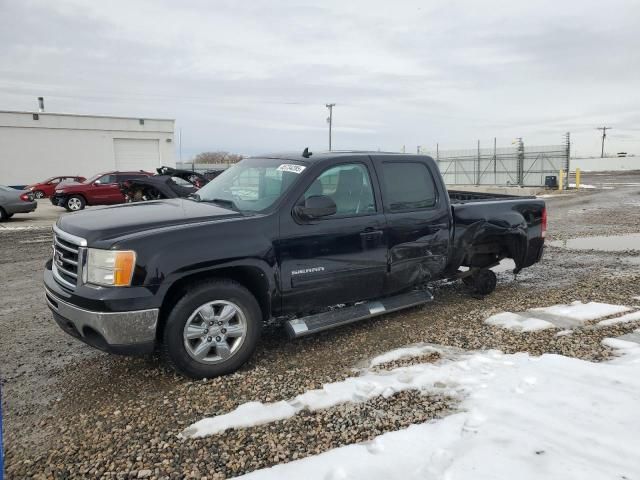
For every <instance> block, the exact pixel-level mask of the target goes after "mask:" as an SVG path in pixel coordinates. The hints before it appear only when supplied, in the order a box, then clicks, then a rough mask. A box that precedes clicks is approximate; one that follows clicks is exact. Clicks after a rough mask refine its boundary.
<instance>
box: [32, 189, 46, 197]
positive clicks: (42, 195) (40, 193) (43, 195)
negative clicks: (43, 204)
mask: <svg viewBox="0 0 640 480" xmlns="http://www.w3.org/2000/svg"><path fill="white" fill-rule="evenodd" d="M33 196H34V197H36V198H44V197H46V195H45V194H44V192H43V191H42V190H36V191H35V192H33Z"/></svg>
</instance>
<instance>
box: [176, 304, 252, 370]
mask: <svg viewBox="0 0 640 480" xmlns="http://www.w3.org/2000/svg"><path fill="white" fill-rule="evenodd" d="M246 336H247V319H246V316H245V314H244V312H243V311H242V310H241V309H240V307H238V305H236V304H235V303H232V302H229V301H226V300H215V301H213V302H208V303H205V304H204V305H201V306H200V307H198V308H197V309H196V310H195V311H194V312H193V313H192V314H191V315H190V316H189V318H188V319H187V322H186V324H185V326H184V330H183V339H184V347H185V349H186V350H187V353H188V354H189V356H190V357H191V358H193V359H194V360H196V361H198V362H201V363H206V364H216V363H221V362H224V361H226V360H228V359H229V358H230V357H232V356H233V355H234V354H235V353H236V352H237V351H238V350H239V349H240V347H241V346H242V344H243V343H244V340H245V338H246Z"/></svg>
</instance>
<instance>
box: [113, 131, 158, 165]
mask: <svg viewBox="0 0 640 480" xmlns="http://www.w3.org/2000/svg"><path fill="white" fill-rule="evenodd" d="M113 150H114V152H115V156H116V169H117V170H120V171H122V172H124V171H137V170H147V171H153V170H154V169H155V168H157V167H159V166H160V145H159V141H158V140H149V139H142V138H114V139H113Z"/></svg>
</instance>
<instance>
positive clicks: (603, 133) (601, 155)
mask: <svg viewBox="0 0 640 480" xmlns="http://www.w3.org/2000/svg"><path fill="white" fill-rule="evenodd" d="M596 130H602V151H601V152H600V158H604V139H605V138H607V130H611V127H598V128H596Z"/></svg>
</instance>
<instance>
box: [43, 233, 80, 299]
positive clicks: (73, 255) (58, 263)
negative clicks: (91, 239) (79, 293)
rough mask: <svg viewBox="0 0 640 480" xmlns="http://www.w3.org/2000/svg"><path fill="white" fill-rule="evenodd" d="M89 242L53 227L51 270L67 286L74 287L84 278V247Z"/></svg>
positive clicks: (59, 281)
mask: <svg viewBox="0 0 640 480" xmlns="http://www.w3.org/2000/svg"><path fill="white" fill-rule="evenodd" d="M86 245H87V242H86V240H85V239H84V238H80V237H76V236H75V235H71V234H69V233H66V232H64V231H62V230H60V229H59V228H58V227H55V226H54V227H53V261H52V263H51V270H52V272H53V277H54V278H55V279H56V281H57V282H58V283H60V284H62V285H64V286H65V287H67V288H71V289H74V288H76V286H77V285H78V280H79V279H81V278H82V260H83V258H84V251H85V249H84V248H83V247H86Z"/></svg>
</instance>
